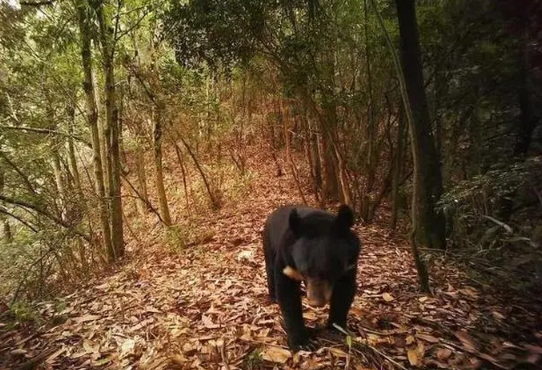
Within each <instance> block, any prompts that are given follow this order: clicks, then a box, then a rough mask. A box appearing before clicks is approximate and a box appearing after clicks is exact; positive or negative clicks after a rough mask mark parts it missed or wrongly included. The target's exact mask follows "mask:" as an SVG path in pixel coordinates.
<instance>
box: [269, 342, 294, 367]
mask: <svg viewBox="0 0 542 370" xmlns="http://www.w3.org/2000/svg"><path fill="white" fill-rule="evenodd" d="M290 357H292V353H291V352H290V351H288V350H287V349H284V348H280V347H275V346H270V347H266V348H265V349H264V350H263V351H262V358H263V359H264V360H266V361H270V362H275V363H279V364H284V363H286V361H288V359H289V358H290Z"/></svg>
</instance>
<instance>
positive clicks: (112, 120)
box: [95, 1, 124, 262]
mask: <svg viewBox="0 0 542 370" xmlns="http://www.w3.org/2000/svg"><path fill="white" fill-rule="evenodd" d="M104 6H105V4H104V3H103V1H99V2H98V4H97V6H96V9H95V10H96V15H97V16H98V25H99V29H100V32H99V33H100V43H101V45H102V59H103V72H104V75H105V85H104V89H105V110H106V114H105V116H106V128H107V134H106V139H107V148H108V153H107V160H108V168H109V171H110V177H109V199H110V204H111V208H110V212H111V246H112V249H110V250H109V251H108V252H109V253H108V258H109V261H110V262H113V261H117V260H118V259H120V258H121V257H122V256H123V255H124V234H123V225H122V223H123V219H122V198H121V179H120V171H121V167H120V150H119V134H120V133H119V125H118V107H117V97H116V88H115V70H114V63H113V62H114V53H115V50H114V40H113V37H114V36H113V29H112V27H111V25H110V24H109V22H108V20H107V19H106V16H105V12H104Z"/></svg>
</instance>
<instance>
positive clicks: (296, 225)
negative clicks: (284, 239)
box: [288, 208, 301, 235]
mask: <svg viewBox="0 0 542 370" xmlns="http://www.w3.org/2000/svg"><path fill="white" fill-rule="evenodd" d="M288 223H289V226H290V230H292V231H293V233H294V234H295V235H299V233H300V231H301V218H300V217H299V214H298V213H297V209H295V208H294V209H292V211H291V212H290V217H289V219H288Z"/></svg>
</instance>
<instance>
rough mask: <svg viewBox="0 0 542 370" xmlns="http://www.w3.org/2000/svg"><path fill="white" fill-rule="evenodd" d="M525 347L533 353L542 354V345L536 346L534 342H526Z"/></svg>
mask: <svg viewBox="0 0 542 370" xmlns="http://www.w3.org/2000/svg"><path fill="white" fill-rule="evenodd" d="M525 348H526V349H527V350H528V351H529V352H531V353H536V354H539V355H542V347H540V346H534V345H532V344H526V345H525Z"/></svg>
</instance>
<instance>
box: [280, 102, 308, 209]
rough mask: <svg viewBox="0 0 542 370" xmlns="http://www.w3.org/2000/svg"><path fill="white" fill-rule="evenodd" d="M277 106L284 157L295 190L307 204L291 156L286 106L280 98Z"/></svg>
mask: <svg viewBox="0 0 542 370" xmlns="http://www.w3.org/2000/svg"><path fill="white" fill-rule="evenodd" d="M279 99H280V98H279ZM279 106H280V116H281V119H282V127H283V129H284V142H285V143H286V158H287V159H288V163H290V169H291V170H292V175H293V177H294V181H295V184H296V186H297V190H298V191H299V196H300V197H301V200H302V201H303V204H307V200H306V199H305V195H304V194H303V188H302V187H301V184H300V182H299V173H298V172H297V167H296V165H295V162H294V159H293V157H292V143H291V136H290V130H289V129H288V123H289V119H288V118H289V117H288V111H287V110H288V108H286V109H284V107H283V104H282V100H280V103H279Z"/></svg>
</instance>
